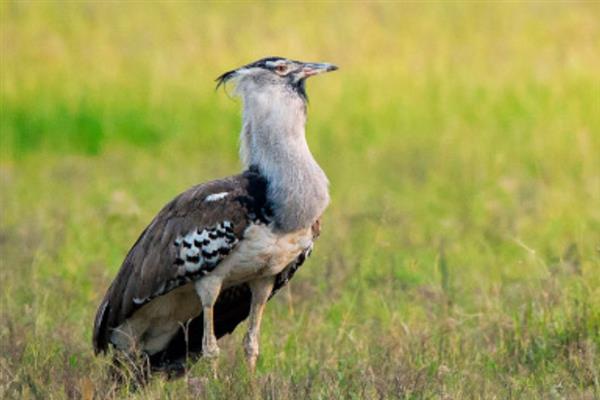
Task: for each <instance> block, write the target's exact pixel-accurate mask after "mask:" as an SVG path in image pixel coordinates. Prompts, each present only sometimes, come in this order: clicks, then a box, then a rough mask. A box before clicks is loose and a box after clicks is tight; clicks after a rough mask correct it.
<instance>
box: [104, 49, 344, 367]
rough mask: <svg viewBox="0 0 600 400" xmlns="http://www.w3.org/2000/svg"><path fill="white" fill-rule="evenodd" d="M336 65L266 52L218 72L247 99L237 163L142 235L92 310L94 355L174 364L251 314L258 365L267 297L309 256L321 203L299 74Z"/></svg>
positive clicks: (175, 203) (251, 347) (324, 184)
mask: <svg viewBox="0 0 600 400" xmlns="http://www.w3.org/2000/svg"><path fill="white" fill-rule="evenodd" d="M336 69H337V67H336V66H334V65H332V64H326V63H307V62H300V61H294V60H289V59H286V58H281V57H269V58H264V59H261V60H258V61H256V62H253V63H251V64H248V65H245V66H243V67H241V68H238V69H235V70H232V71H229V72H226V73H224V74H223V75H221V76H220V77H219V78H218V79H217V82H218V84H217V87H219V86H220V85H222V84H225V83H226V82H229V81H232V82H235V87H236V93H237V94H238V95H239V96H240V97H241V99H242V100H243V125H242V130H241V140H240V142H241V145H240V147H241V148H240V155H241V159H242V162H243V164H244V166H245V171H244V172H243V173H241V174H240V175H235V176H231V177H228V178H224V179H220V180H216V181H212V182H208V183H203V184H200V185H197V186H194V187H192V188H191V189H189V190H187V191H186V192H184V193H182V194H180V195H179V196H177V197H175V199H173V200H172V201H171V202H170V203H168V204H167V205H166V206H165V207H164V208H163V209H162V210H161V211H160V212H159V213H158V215H157V216H156V217H155V218H154V219H153V220H152V222H151V223H150V225H148V227H147V228H146V229H145V230H144V231H143V232H142V234H141V236H140V237H139V238H138V240H137V241H136V242H135V244H134V245H133V247H132V248H131V250H130V251H129V253H128V254H127V256H126V257H125V260H124V262H123V264H122V266H121V269H120V270H119V272H118V274H117V276H116V278H115V279H114V281H113V282H112V284H111V285H110V287H109V289H108V291H107V293H106V295H105V296H104V299H103V300H102V302H101V304H100V306H99V308H98V312H97V315H96V318H95V324H94V334H93V342H94V348H95V351H96V352H97V353H98V352H104V351H106V350H107V349H108V347H109V346H112V347H114V348H116V349H117V351H118V352H122V353H124V354H132V353H135V354H143V355H145V360H146V362H149V364H150V365H151V367H152V368H155V369H162V368H168V367H169V366H173V365H179V366H181V365H182V360H184V359H186V357H188V356H189V355H190V354H192V355H193V354H197V355H200V354H201V355H203V356H205V357H216V356H217V355H218V354H219V347H218V345H217V339H218V338H220V337H222V336H223V335H226V334H228V333H231V332H232V331H233V330H234V329H235V327H236V326H237V325H238V324H239V323H240V322H242V321H243V320H245V319H246V318H248V317H249V323H248V330H247V333H246V335H245V337H244V340H243V345H244V350H245V354H246V358H247V360H248V363H249V365H250V367H251V368H252V369H254V366H255V364H256V359H257V357H258V353H259V349H258V347H259V344H258V339H259V331H260V324H261V318H262V315H263V311H264V308H265V304H266V302H267V301H268V299H269V298H271V297H272V296H273V294H274V293H275V292H276V291H277V290H278V289H279V288H281V287H282V286H283V285H285V284H286V283H287V282H288V280H289V279H290V278H291V277H292V276H293V275H294V273H295V272H296V270H297V269H298V267H299V266H300V265H301V264H302V263H303V262H304V260H305V259H306V257H307V256H308V255H309V254H310V252H311V250H312V247H313V241H314V240H315V238H316V237H317V236H318V234H319V231H320V218H321V215H322V214H323V212H324V211H325V208H326V207H327V205H328V203H329V193H328V181H327V177H326V176H325V173H324V172H323V170H322V169H321V168H320V167H319V165H318V164H317V162H316V161H315V159H314V158H313V156H312V154H311V152H310V150H309V148H308V145H307V141H306V137H305V123H306V111H307V110H306V108H307V97H306V89H305V82H306V79H307V78H308V77H310V76H313V75H317V74H320V73H323V72H327V71H334V70H336Z"/></svg>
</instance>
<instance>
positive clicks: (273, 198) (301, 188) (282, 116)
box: [240, 96, 329, 232]
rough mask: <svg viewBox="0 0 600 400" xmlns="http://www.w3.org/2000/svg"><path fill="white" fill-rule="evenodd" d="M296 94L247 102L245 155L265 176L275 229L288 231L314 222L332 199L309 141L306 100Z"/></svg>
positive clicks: (303, 227) (243, 150)
mask: <svg viewBox="0 0 600 400" xmlns="http://www.w3.org/2000/svg"><path fill="white" fill-rule="evenodd" d="M296 99H297V100H296ZM296 99H294V98H291V99H283V100H282V99H278V100H281V101H273V99H271V101H270V102H267V103H265V102H264V101H262V100H263V99H256V98H253V99H245V102H244V123H243V128H242V133H241V143H240V144H241V147H240V153H241V158H242V161H243V162H244V164H245V166H246V167H247V168H249V167H251V166H252V168H253V169H255V170H257V171H258V172H259V173H260V174H261V175H262V176H263V177H264V178H265V180H266V182H267V193H266V199H267V201H268V203H269V205H270V208H271V210H272V214H273V224H274V229H277V230H279V231H283V232H293V231H296V230H299V229H305V228H307V227H310V226H312V224H313V223H314V222H315V221H316V220H317V219H318V218H319V217H320V216H321V214H322V213H323V212H324V211H325V208H326V207H327V205H328V203H329V191H328V186H329V183H328V180H327V177H326V176H325V173H324V172H323V170H322V169H321V168H320V167H319V165H318V164H317V162H316V160H315V159H314V157H313V156H312V154H311V152H310V150H309V148H308V144H307V142H306V136H305V131H304V129H305V128H304V126H305V122H306V113H305V109H304V102H303V100H302V99H300V98H299V97H298V96H296Z"/></svg>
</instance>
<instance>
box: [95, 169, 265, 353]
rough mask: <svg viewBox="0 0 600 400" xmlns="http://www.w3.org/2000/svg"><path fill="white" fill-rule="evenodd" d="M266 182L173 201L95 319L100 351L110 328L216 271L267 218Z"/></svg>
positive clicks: (228, 185) (235, 183)
mask: <svg viewBox="0 0 600 400" xmlns="http://www.w3.org/2000/svg"><path fill="white" fill-rule="evenodd" d="M267 219H268V207H267V202H266V182H265V180H264V178H262V177H261V176H260V175H259V174H258V173H256V172H254V171H246V172H245V173H244V174H242V175H237V176H233V177H230V178H226V179H222V180H218V181H213V182H209V183H205V184H202V185H198V186H195V187H193V188H191V189H189V190H188V191H186V192H184V193H182V194H181V195H179V196H177V197H176V198H175V199H174V200H172V201H171V202H170V203H168V204H167V205H166V206H165V207H164V208H163V209H162V210H161V211H160V212H159V213H158V215H157V216H156V217H155V218H154V220H153V221H152V222H151V223H150V225H149V226H148V227H147V228H146V229H145V230H144V232H143V233H142V234H141V236H140V237H139V239H138V240H137V241H136V243H135V244H134V245H133V247H132V248H131V250H130V251H129V253H128V254H127V257H126V258H125V261H124V262H123V265H122V266H121V269H120V270H119V273H118V274H117V277H116V278H115V280H114V281H113V282H112V284H111V286H110V288H109V289H108V291H107V293H106V295H105V297H104V299H103V301H102V303H101V304H100V307H99V309H98V312H97V314H96V319H95V323H94V334H93V343H94V349H95V350H96V352H99V351H104V350H106V349H107V347H108V338H109V337H110V331H111V330H112V329H113V328H115V327H117V326H119V325H120V324H121V323H123V322H124V321H125V320H126V319H127V318H129V317H130V316H131V315H132V314H133V313H134V312H135V311H136V310H138V309H139V308H140V307H142V306H143V305H144V304H146V303H148V302H149V301H151V300H152V299H153V298H155V297H158V296H161V295H164V294H165V293H167V292H169V291H171V290H173V289H175V288H177V287H180V286H182V285H184V284H186V283H188V282H191V281H193V280H196V279H198V278H199V277H201V276H202V275H205V274H207V273H208V272H210V271H212V270H213V269H214V268H215V267H216V266H217V265H218V264H219V262H220V261H221V260H222V259H223V258H225V257H226V256H227V254H229V252H230V251H231V250H232V249H233V248H234V247H235V246H236V244H237V242H238V241H239V240H240V239H241V238H242V235H243V233H244V230H245V229H246V227H247V226H248V224H250V223H251V222H266V221H267Z"/></svg>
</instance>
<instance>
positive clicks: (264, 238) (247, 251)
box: [211, 224, 313, 287]
mask: <svg viewBox="0 0 600 400" xmlns="http://www.w3.org/2000/svg"><path fill="white" fill-rule="evenodd" d="M312 241H313V232H312V229H311V228H306V229H301V230H298V231H295V232H290V233H280V232H276V231H273V229H272V228H271V226H270V225H265V224H252V225H250V226H249V227H248V228H246V231H245V232H244V236H243V238H242V240H240V242H239V244H238V246H236V248H235V250H234V251H233V252H232V253H231V254H230V255H229V257H227V258H226V259H225V260H223V262H221V264H219V266H218V267H217V268H216V269H215V270H214V271H213V272H212V273H211V275H219V276H221V277H222V278H223V287H229V286H234V285H237V284H239V283H242V282H246V281H249V280H253V279H256V278H260V277H265V276H275V275H277V274H278V273H280V272H281V271H282V270H283V269H284V268H285V267H286V266H287V265H288V264H289V263H291V262H292V261H294V260H295V259H296V258H297V257H298V256H299V255H300V253H302V252H303V251H305V250H306V249H307V248H309V247H310V246H311V244H312Z"/></svg>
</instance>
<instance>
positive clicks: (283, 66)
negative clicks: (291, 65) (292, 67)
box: [275, 64, 287, 74]
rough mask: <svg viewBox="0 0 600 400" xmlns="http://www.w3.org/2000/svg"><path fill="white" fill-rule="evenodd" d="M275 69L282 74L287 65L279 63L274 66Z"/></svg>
mask: <svg viewBox="0 0 600 400" xmlns="http://www.w3.org/2000/svg"><path fill="white" fill-rule="evenodd" d="M275 71H277V72H278V73H280V74H283V73H284V72H285V71H287V67H286V66H285V65H284V64H280V65H278V66H276V67H275Z"/></svg>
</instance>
